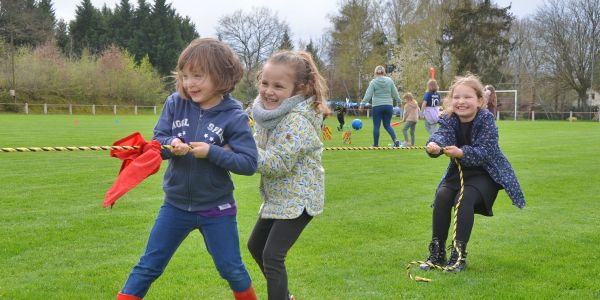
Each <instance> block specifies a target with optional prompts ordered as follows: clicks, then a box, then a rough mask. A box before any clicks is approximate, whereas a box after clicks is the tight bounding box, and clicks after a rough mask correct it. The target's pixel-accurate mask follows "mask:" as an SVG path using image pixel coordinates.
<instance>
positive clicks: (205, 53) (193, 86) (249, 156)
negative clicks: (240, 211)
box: [117, 38, 258, 300]
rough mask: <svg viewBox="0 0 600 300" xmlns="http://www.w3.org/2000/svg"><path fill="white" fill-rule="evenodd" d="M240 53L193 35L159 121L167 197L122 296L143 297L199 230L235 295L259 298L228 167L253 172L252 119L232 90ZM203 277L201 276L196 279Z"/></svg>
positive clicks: (131, 299) (157, 134)
mask: <svg viewBox="0 0 600 300" xmlns="http://www.w3.org/2000/svg"><path fill="white" fill-rule="evenodd" d="M242 75H243V67H242V64H241V63H240V61H239V59H238V57H237V56H236V55H235V54H234V53H233V51H232V50H231V49H230V48H229V47H228V46H226V45H225V44H223V43H221V42H219V41H217V40H215V39H208V38H203V39H196V40H194V41H192V42H191V43H190V44H189V45H188V46H187V48H185V49H184V50H183V52H182V53H181V55H180V56H179V60H178V62H177V69H176V82H177V92H176V93H174V94H172V95H170V96H169V97H168V98H167V100H166V102H165V104H164V107H163V111H162V113H161V115H160V118H159V120H158V123H157V124H156V127H155V128H154V138H155V139H156V140H158V141H159V142H160V143H161V144H162V145H171V146H172V148H171V149H170V150H166V149H164V150H163V152H162V156H163V158H164V159H169V166H168V168H167V170H166V171H165V176H164V181H163V190H164V192H165V201H164V203H163V204H162V206H161V208H160V211H159V212H158V216H157V217H156V221H155V222H154V226H153V228H152V231H151V232H150V237H149V238H148V243H147V246H146V251H145V253H144V255H143V256H142V257H141V258H140V261H139V262H138V263H137V265H136V266H135V267H134V268H133V270H132V271H131V273H130V274H129V278H128V279H127V282H126V283H125V286H124V287H123V289H122V290H121V292H119V294H118V296H117V299H121V300H135V299H142V298H143V297H144V296H145V295H146V293H147V292H148V290H149V288H150V285H151V284H152V283H153V282H154V280H156V279H157V278H158V277H159V276H160V275H161V274H162V273H163V271H164V269H165V267H166V266H167V264H168V263H169V260H170V259H171V257H172V256H173V254H174V253H175V251H176V250H177V248H178V247H179V245H180V244H181V243H182V242H183V240H184V239H185V238H186V237H187V236H188V234H189V233H191V232H192V231H194V230H198V232H200V233H201V234H202V236H203V237H204V243H205V245H206V248H207V250H208V252H209V254H210V255H211V257H212V259H213V261H214V263H215V266H216V267H217V269H218V271H219V274H220V275H221V276H222V277H223V278H224V279H226V280H227V282H228V283H229V287H230V288H231V289H232V290H233V294H234V297H235V299H239V300H242V299H244V300H245V299H248V300H250V299H256V294H255V293H254V290H253V289H252V286H251V279H250V275H249V274H248V271H247V270H246V266H245V265H244V263H243V262H242V259H241V254H240V247H239V237H238V230H237V221H236V213H237V208H236V203H235V199H234V197H233V182H232V181H231V177H230V175H229V172H233V173H236V174H242V175H252V174H253V173H254V172H255V171H256V167H257V156H258V153H257V150H256V143H255V142H254V139H253V137H252V131H251V130H250V127H249V126H248V118H247V117H246V114H244V111H243V110H242V107H241V105H240V104H239V102H237V101H236V100H234V99H233V98H231V96H230V94H229V93H230V92H231V91H232V90H233V88H234V87H235V85H236V83H237V82H239V80H240V79H241V78H242ZM194 282H195V283H198V282H200V281H194Z"/></svg>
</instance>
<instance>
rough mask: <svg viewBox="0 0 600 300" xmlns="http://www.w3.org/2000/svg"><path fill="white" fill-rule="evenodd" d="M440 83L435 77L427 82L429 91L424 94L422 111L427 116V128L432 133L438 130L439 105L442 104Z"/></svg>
mask: <svg viewBox="0 0 600 300" xmlns="http://www.w3.org/2000/svg"><path fill="white" fill-rule="evenodd" d="M438 89H439V87H438V84H437V81H435V79H430V80H429V81H428V82H427V93H425V95H423V103H422V104H421V111H422V112H423V115H424V117H425V130H427V132H428V133H429V135H432V134H433V133H434V132H435V131H436V130H437V122H438V118H439V114H440V111H439V109H438V106H439V105H440V104H441V100H442V96H440V93H438Z"/></svg>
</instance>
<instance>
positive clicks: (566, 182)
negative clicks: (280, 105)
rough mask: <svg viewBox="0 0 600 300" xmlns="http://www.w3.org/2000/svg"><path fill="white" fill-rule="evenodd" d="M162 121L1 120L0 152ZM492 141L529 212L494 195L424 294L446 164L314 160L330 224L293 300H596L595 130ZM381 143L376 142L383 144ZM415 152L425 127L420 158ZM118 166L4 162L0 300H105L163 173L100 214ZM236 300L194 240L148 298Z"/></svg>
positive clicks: (305, 262) (382, 154) (88, 142)
mask: <svg viewBox="0 0 600 300" xmlns="http://www.w3.org/2000/svg"><path fill="white" fill-rule="evenodd" d="M156 119H157V116H118V122H117V119H116V118H115V116H64V115H60V116H59V115H47V116H43V115H42V116H40V115H27V116H26V115H0V128H1V129H0V147H31V146H92V145H110V144H112V143H113V142H114V141H115V140H117V139H119V138H121V137H124V136H126V135H128V134H130V133H132V132H135V131H140V132H141V133H142V134H143V135H144V136H145V137H146V138H148V139H149V138H151V136H152V128H153V127H154V124H155V122H156ZM75 120H77V122H75ZM350 121H351V118H347V123H349V122H350ZM76 123H77V124H76ZM327 123H328V125H329V126H330V127H331V128H332V129H333V136H334V139H333V140H332V141H325V145H326V146H341V145H342V143H341V140H342V138H341V133H339V132H337V131H336V130H335V126H336V124H337V123H336V121H335V118H329V119H328V120H327ZM364 124H365V128H363V129H362V130H360V131H354V132H353V133H352V142H353V144H352V145H353V146H369V145H371V144H372V136H371V129H372V125H371V121H370V120H365V121H364ZM498 126H499V129H500V146H501V148H502V149H503V151H504V153H505V155H506V156H507V157H508V159H509V160H510V161H511V163H512V164H513V167H514V168H515V170H516V173H517V176H518V177H519V179H520V182H521V185H522V187H523V190H524V193H525V197H526V199H527V204H528V205H527V207H526V208H525V209H523V210H519V209H517V208H515V207H514V206H512V205H511V202H510V200H509V199H508V197H507V196H506V194H505V193H504V192H503V191H502V192H500V194H499V197H498V199H497V201H496V205H495V207H494V212H495V216H494V217H491V218H486V217H482V216H479V215H477V216H476V218H475V227H474V230H473V234H472V237H471V242H470V243H469V245H468V252H469V257H468V263H469V265H468V267H467V269H466V270H465V271H464V272H461V273H459V274H443V273H441V272H429V273H423V272H416V273H417V274H418V275H421V276H426V277H430V278H432V279H433V280H434V281H433V282H431V283H416V282H414V281H411V280H410V279H408V277H407V276H406V272H405V266H406V264H407V263H409V262H410V261H412V260H416V259H418V260H422V259H424V258H425V257H426V256H427V245H428V242H429V239H430V236H431V208H430V207H429V205H430V203H431V201H432V198H433V193H434V190H435V188H436V186H437V184H438V181H439V179H440V177H441V176H442V173H443V172H444V170H445V168H446V165H447V163H448V159H447V158H445V157H440V158H438V159H431V158H428V157H427V155H426V154H425V153H424V152H423V151H422V150H398V151H326V152H324V154H323V162H324V166H325V169H326V200H325V201H326V206H325V212H324V213H323V214H322V215H320V216H318V217H317V218H315V219H314V220H313V222H312V223H311V224H310V225H309V226H308V227H307V229H306V230H305V232H304V233H303V235H302V236H301V238H300V240H299V241H298V242H297V243H296V245H295V246H294V247H293V248H292V250H291V252H290V253H289V257H288V260H287V267H288V273H289V277H290V289H291V291H292V292H293V293H294V294H295V295H296V297H297V299H300V300H304V299H447V298H456V299H600V280H599V278H600V263H599V260H600V251H599V250H600V213H599V212H600V201H599V200H600V196H599V195H600V157H599V156H598V153H597V152H596V151H597V150H598V149H600V124H599V123H597V122H596V123H591V122H574V123H568V122H558V121H557V122H539V121H535V122H530V121H516V122H515V121H500V122H499V124H498ZM396 132H397V134H400V135H401V128H400V126H399V127H397V128H396ZM387 139H388V136H387V134H386V133H382V142H380V144H381V145H385V144H387V143H389V141H387ZM425 139H426V133H425V130H424V128H423V124H422V123H419V124H418V125H417V145H422V144H423V143H424V142H425ZM120 164H121V163H120V161H119V160H117V159H115V158H111V157H109V155H108V151H86V152H57V153H0V170H1V172H0V193H1V194H0V274H2V275H1V276H0V278H1V280H0V299H114V297H115V294H116V293H117V292H118V291H119V289H120V288H121V287H122V285H123V283H124V282H125V280H126V278H127V275H128V273H129V271H130V270H131V268H132V267H133V266H134V265H135V263H136V262H137V261H138V259H139V257H140V255H141V253H142V252H143V250H144V246H145V243H146V239H147V237H148V234H149V231H150V229H151V226H152V224H153V221H154V218H155V216H156V213H157V211H158V209H159V206H160V204H161V202H162V197H163V193H162V190H161V180H162V174H163V171H164V169H165V164H163V168H162V169H161V171H159V173H158V174H156V175H154V176H152V177H150V178H148V179H147V180H146V181H145V182H143V183H142V184H141V185H139V186H138V187H136V188H135V189H134V190H132V191H130V192H129V193H128V194H126V195H125V196H124V197H123V198H121V199H120V200H119V201H118V202H117V204H116V206H115V207H114V208H113V209H112V210H111V209H103V208H102V201H103V198H104V195H105V193H106V191H107V189H108V188H109V187H110V186H111V185H112V183H113V181H114V180H115V178H116V175H117V172H118V170H119V167H120ZM234 180H235V184H236V198H237V201H238V206H239V214H238V222H239V232H240V238H241V248H242V255H243V259H244V261H245V262H246V265H247V266H248V269H249V271H250V273H251V275H252V277H253V280H254V286H255V289H256V290H257V292H258V294H259V297H260V298H261V299H266V285H265V281H264V279H263V278H262V275H261V274H260V271H259V269H258V268H257V266H256V265H255V263H254V262H253V260H252V259H251V257H250V255H249V253H248V251H247V249H246V246H245V243H246V241H247V239H248V236H249V234H250V231H251V230H252V227H253V225H254V222H255V220H256V217H257V211H258V207H259V205H260V197H259V193H258V188H257V187H258V183H259V176H258V175H255V176H252V177H243V176H235V177H234ZM232 298H233V296H232V294H231V291H230V290H229V288H228V285H227V283H226V282H225V281H224V280H223V279H221V278H220V277H219V275H218V272H217V271H216V269H215V268H214V266H213V265H212V261H211V259H210V257H209V255H208V254H207V252H206V250H205V247H204V244H203V242H202V238H201V236H200V234H198V233H194V234H192V235H190V236H189V237H188V239H187V240H186V241H185V242H184V243H183V244H182V246H181V247H180V248H179V250H178V252H177V253H176V254H175V256H174V258H173V260H172V261H171V263H170V264H169V266H168V267H167V269H166V271H165V273H164V274H163V276H162V277H160V278H159V279H158V280H157V281H156V282H155V283H154V285H153V286H152V288H151V289H150V292H149V293H148V295H147V297H146V299H232Z"/></svg>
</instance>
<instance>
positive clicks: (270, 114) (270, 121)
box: [252, 95, 306, 130]
mask: <svg viewBox="0 0 600 300" xmlns="http://www.w3.org/2000/svg"><path fill="white" fill-rule="evenodd" d="M305 100H306V99H304V97H303V96H302V95H296V96H292V97H290V98H287V99H285V100H283V102H282V103H281V105H279V107H277V108H275V109H271V110H267V109H265V108H264V106H263V104H262V100H261V99H260V96H259V97H256V99H255V100H254V105H253V106H252V117H254V121H255V122H256V124H258V125H260V126H261V127H264V128H266V129H269V130H271V129H273V128H275V127H276V126H277V124H279V122H280V121H281V119H283V117H285V115H287V114H288V113H289V112H290V111H292V109H294V107H296V105H298V104H300V103H302V102H303V101H305Z"/></svg>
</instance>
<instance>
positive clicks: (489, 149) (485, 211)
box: [421, 75, 525, 272]
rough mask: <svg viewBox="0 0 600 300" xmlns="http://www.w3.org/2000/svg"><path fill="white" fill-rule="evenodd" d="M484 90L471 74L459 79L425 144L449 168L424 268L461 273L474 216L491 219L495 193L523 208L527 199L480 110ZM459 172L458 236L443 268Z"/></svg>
mask: <svg viewBox="0 0 600 300" xmlns="http://www.w3.org/2000/svg"><path fill="white" fill-rule="evenodd" d="M484 104H485V101H484V99H483V85H482V84H481V82H480V81H479V79H478V78H477V77H475V76H473V75H469V76H466V77H457V78H456V80H455V81H454V83H453V84H452V86H451V87H450V94H449V96H448V98H447V99H446V100H444V111H445V113H446V114H445V115H443V116H442V117H441V118H440V120H439V124H440V128H439V130H437V131H436V132H435V133H433V134H432V135H431V137H430V138H429V141H427V153H428V154H429V155H430V156H431V157H438V156H440V155H442V154H445V155H446V156H448V157H450V158H451V160H450V164H449V166H448V169H447V171H446V174H445V175H444V177H443V178H442V181H441V182H440V184H439V185H438V188H437V191H436V195H435V200H434V204H433V226H432V227H433V230H432V231H433V232H432V241H431V243H430V245H429V251H430V255H429V258H428V259H427V263H425V264H422V265H421V268H422V269H429V268H430V267H431V266H432V265H438V266H444V264H445V267H451V268H450V270H452V271H454V272H460V271H461V270H462V269H464V268H465V266H466V263H467V262H466V254H467V253H466V246H467V242H468V241H469V238H470V235H471V230H472V229H473V223H474V214H475V213H477V214H482V215H484V216H492V215H493V213H492V206H493V205H494V201H495V200H496V196H497V195H498V191H499V190H501V189H504V190H505V191H506V193H507V194H508V196H509V197H510V199H511V200H512V202H513V204H514V205H515V206H516V207H518V208H523V207H525V198H524V196H523V192H522V191H521V186H520V185H519V181H518V180H517V177H516V175H515V172H514V170H513V168H512V166H511V165H510V163H509V162H508V160H507V159H506V157H505V156H504V154H502V151H501V150H500V147H499V146H498V128H497V127H496V122H495V121H494V115H493V114H492V113H490V112H489V111H488V110H487V109H485V108H483V105H484ZM457 162H458V163H459V164H460V166H461V169H462V175H463V176H462V183H463V186H464V192H463V196H462V199H461V203H460V205H459V206H458V212H457V214H458V217H457V228H456V236H454V237H453V238H454V240H453V241H452V254H451V256H450V259H449V261H448V262H447V263H446V251H445V249H444V248H445V243H446V239H447V237H448V229H449V227H450V223H451V222H450V221H451V213H452V208H453V207H454V206H455V205H456V202H457V200H458V198H459V190H460V186H461V177H460V174H459V170H458V166H457V164H456V163H457Z"/></svg>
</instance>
